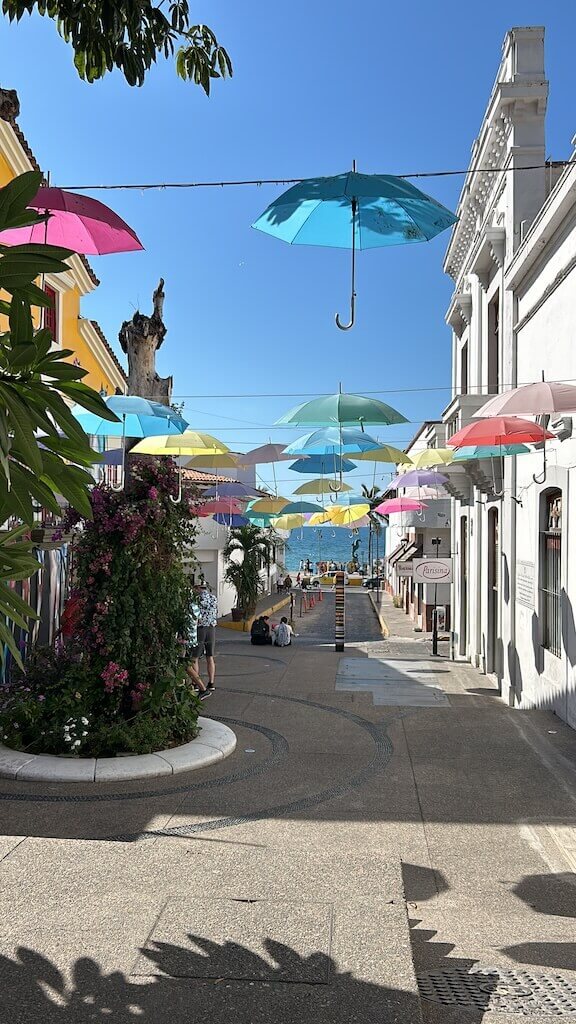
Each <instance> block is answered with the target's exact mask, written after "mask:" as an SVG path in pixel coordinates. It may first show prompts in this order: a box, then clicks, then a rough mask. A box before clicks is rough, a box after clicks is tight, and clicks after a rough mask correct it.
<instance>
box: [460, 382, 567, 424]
mask: <svg viewBox="0 0 576 1024" xmlns="http://www.w3.org/2000/svg"><path fill="white" fill-rule="evenodd" d="M574 412H576V387H574V386H573V385H571V384H562V383H559V382H557V381H550V382H549V381H546V380H544V374H542V380H541V381H538V382H537V383H536V384H523V385H522V386H521V387H519V388H512V390H511V391H503V392H502V394H500V395H494V397H493V398H490V399H489V400H488V401H487V402H486V403H485V404H484V405H483V406H482V407H481V408H480V409H478V412H475V413H474V418H475V419H476V418H480V417H481V418H484V417H485V416H546V415H550V416H551V415H554V414H556V415H559V416H561V415H563V414H566V413H574Z"/></svg>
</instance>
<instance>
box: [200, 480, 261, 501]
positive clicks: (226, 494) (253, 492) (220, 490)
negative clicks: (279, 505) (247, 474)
mask: <svg viewBox="0 0 576 1024" xmlns="http://www.w3.org/2000/svg"><path fill="white" fill-rule="evenodd" d="M204 494H205V495H206V497H209V498H215V497H220V498H257V497H258V496H259V495H262V494H263V492H262V491H261V490H259V488H258V487H254V486H252V487H251V486H250V485H249V484H243V483H242V481H241V480H232V481H231V482H230V483H227V484H218V487H209V488H208V489H207V490H206V491H204Z"/></svg>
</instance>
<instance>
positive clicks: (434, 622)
mask: <svg viewBox="0 0 576 1024" xmlns="http://www.w3.org/2000/svg"><path fill="white" fill-rule="evenodd" d="M441 543H442V538H441V537H433V538H432V544H433V545H434V547H435V548H436V558H438V556H439V553H440V545H441ZM437 603H438V584H437V583H435V584H434V611H433V612H432V654H433V655H437V654H438V620H437V615H436V606H437Z"/></svg>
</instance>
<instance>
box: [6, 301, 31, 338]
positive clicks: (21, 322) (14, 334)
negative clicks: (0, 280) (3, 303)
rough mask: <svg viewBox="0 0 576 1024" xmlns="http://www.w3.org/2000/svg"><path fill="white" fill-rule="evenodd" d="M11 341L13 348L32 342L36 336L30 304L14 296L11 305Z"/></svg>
mask: <svg viewBox="0 0 576 1024" xmlns="http://www.w3.org/2000/svg"><path fill="white" fill-rule="evenodd" d="M9 323H10V341H11V343H12V346H14V345H22V344H23V343H24V342H27V341H30V339H31V338H32V337H33V335H34V327H33V324H32V313H31V311H30V304H29V303H28V302H26V301H25V300H24V299H21V298H19V297H17V296H16V295H14V296H13V297H12V302H11V303H10V315H9Z"/></svg>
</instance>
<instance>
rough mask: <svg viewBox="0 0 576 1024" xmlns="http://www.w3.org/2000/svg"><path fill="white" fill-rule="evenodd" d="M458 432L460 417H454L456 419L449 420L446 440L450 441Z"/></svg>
mask: <svg viewBox="0 0 576 1024" xmlns="http://www.w3.org/2000/svg"><path fill="white" fill-rule="evenodd" d="M457 430H458V417H457V416H454V418H453V419H451V420H448V423H447V424H446V438H447V439H448V438H450V437H453V436H454V434H455V433H456V431H457Z"/></svg>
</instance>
